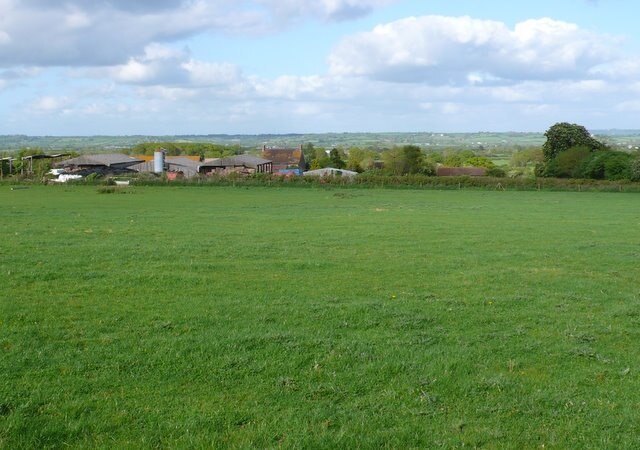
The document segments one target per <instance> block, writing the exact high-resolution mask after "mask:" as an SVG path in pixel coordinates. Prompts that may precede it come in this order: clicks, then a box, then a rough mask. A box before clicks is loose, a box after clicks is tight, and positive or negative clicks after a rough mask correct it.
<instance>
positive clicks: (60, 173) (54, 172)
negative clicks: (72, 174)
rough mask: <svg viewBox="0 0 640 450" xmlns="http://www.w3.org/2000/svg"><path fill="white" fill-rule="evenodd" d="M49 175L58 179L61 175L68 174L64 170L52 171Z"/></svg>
mask: <svg viewBox="0 0 640 450" xmlns="http://www.w3.org/2000/svg"><path fill="white" fill-rule="evenodd" d="M47 173H48V174H49V175H55V176H56V177H57V176H59V175H62V174H63V173H67V171H66V170H64V169H51V170H50V171H49V172H47Z"/></svg>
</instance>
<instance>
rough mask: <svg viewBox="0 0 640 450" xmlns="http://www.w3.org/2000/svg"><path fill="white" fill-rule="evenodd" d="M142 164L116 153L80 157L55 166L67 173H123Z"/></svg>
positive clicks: (138, 160)
mask: <svg viewBox="0 0 640 450" xmlns="http://www.w3.org/2000/svg"><path fill="white" fill-rule="evenodd" d="M141 162H143V161H142V160H140V159H137V158H133V157H131V156H127V155H121V154H118V153H106V154H100V155H82V156H78V157H77V158H72V159H67V160H65V161H61V162H59V163H58V164H56V167H62V168H64V169H65V170H67V171H68V172H86V173H91V172H94V173H95V172H98V173H123V172H131V169H130V167H131V166H133V165H134V164H139V163H141Z"/></svg>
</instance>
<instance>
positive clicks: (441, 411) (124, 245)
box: [0, 186, 640, 449]
mask: <svg viewBox="0 0 640 450" xmlns="http://www.w3.org/2000/svg"><path fill="white" fill-rule="evenodd" d="M117 192H120V191H117ZM122 192H127V193H128V195H100V193H99V191H98V188H96V187H87V186H55V187H43V186H34V187H30V188H29V189H23V190H16V191H11V190H9V188H7V187H5V188H3V189H1V190H0V205H2V207H1V208H0V224H1V226H2V233H3V239H2V245H1V246H0V282H1V285H0V289H1V291H0V373H1V374H2V377H0V448H12V449H13V448H28V447H31V448H36V447H37V448H46V447H67V446H68V447H72V448H74V447H75V448H79V447H85V448H86V447H102V448H139V447H261V448H265V447H269V448H272V447H285V448H290V447H300V448H303V447H311V448H330V447H339V448H350V447H361V448H378V447H391V448H405V447H422V448H440V447H441V448H454V447H456V448H457V447H463V446H464V447H487V448H540V447H542V446H543V445H544V446H545V448H637V447H638V446H640V435H639V434H638V432H637V430H636V426H637V423H638V420H639V419H640V413H639V412H638V411H640V378H639V374H640V364H639V361H640V350H638V345H637V342H638V338H639V335H640V327H639V325H640V287H639V286H638V282H637V280H638V279H640V270H639V268H638V259H639V257H640V215H639V214H638V211H639V210H638V202H639V198H638V197H637V196H636V195H634V194H615V193H568V192H488V191H485V192H478V191H411V190H406V191H405V190H401V191H397V190H376V189H368V190H357V189H348V190H341V189H316V188H313V189H283V188H270V189H269V188H250V189H246V188H231V187H217V188H207V189H203V188H197V187H175V188H162V187H135V188H129V189H127V190H126V191H122Z"/></svg>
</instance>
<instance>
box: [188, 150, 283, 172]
mask: <svg viewBox="0 0 640 450" xmlns="http://www.w3.org/2000/svg"><path fill="white" fill-rule="evenodd" d="M198 172H199V173H202V174H205V175H212V174H219V175H225V174H228V173H233V172H235V173H241V174H246V175H249V174H254V173H273V162H272V161H270V160H268V159H263V158H258V157H256V156H251V155H237V156H229V157H227V158H218V159H212V160H210V161H205V162H202V163H200V164H199V167H198Z"/></svg>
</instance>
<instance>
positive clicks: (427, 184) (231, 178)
mask: <svg viewBox="0 0 640 450" xmlns="http://www.w3.org/2000/svg"><path fill="white" fill-rule="evenodd" d="M68 183H69V184H74V185H95V186H102V185H109V184H114V182H113V179H111V178H97V179H94V180H78V181H70V182H68ZM30 184H42V181H34V180H16V179H10V178H5V179H4V180H0V185H30ZM131 185H132V186H247V187H249V186H263V187H264V186H278V187H333V186H336V187H349V188H392V189H482V190H521V191H532V190H545V191H596V192H640V183H638V182H631V181H626V180H621V181H607V180H590V179H567V178H530V177H529V178H492V177H469V176H460V177H435V176H426V175H402V176H386V175H369V174H361V175H359V176H357V177H354V178H349V177H306V176H305V177H282V176H278V175H266V174H258V175H253V176H248V177H241V176H235V175H228V176H212V177H197V178H192V179H180V180H173V181H168V180H167V179H165V178H164V177H162V178H153V177H139V178H131Z"/></svg>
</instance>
